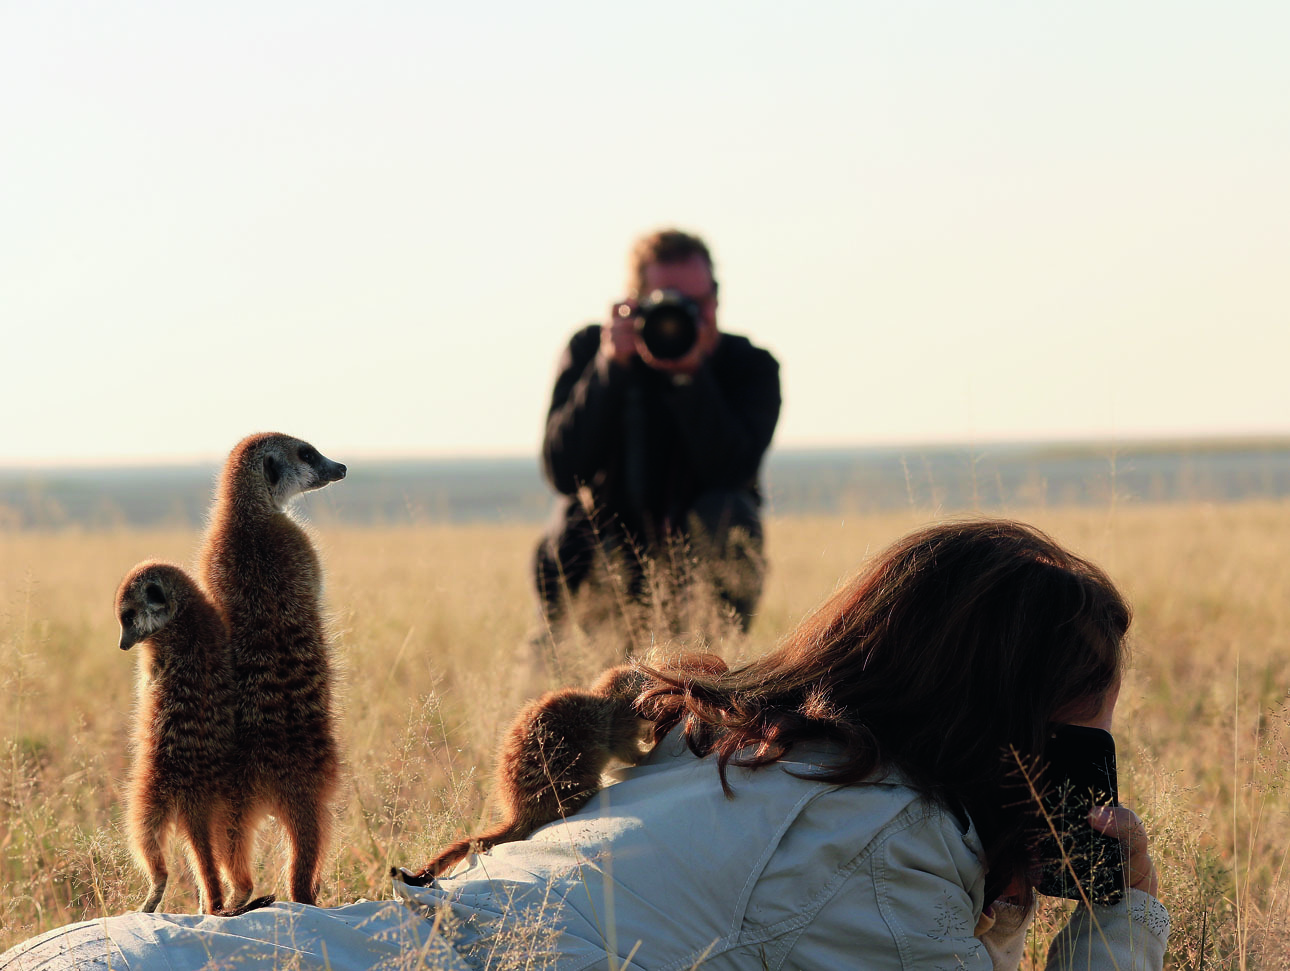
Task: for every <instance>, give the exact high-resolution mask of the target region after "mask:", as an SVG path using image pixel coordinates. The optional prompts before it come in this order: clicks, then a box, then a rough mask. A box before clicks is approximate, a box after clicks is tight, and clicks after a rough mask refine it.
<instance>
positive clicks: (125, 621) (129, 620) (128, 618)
mask: <svg viewBox="0 0 1290 971" xmlns="http://www.w3.org/2000/svg"><path fill="white" fill-rule="evenodd" d="M121 626H122V627H133V626H134V611H133V610H123V611H121Z"/></svg>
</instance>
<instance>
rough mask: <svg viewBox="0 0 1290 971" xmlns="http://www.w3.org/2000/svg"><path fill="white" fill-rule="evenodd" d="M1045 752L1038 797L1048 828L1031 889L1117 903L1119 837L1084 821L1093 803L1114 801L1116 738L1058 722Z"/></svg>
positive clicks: (1120, 877)
mask: <svg viewBox="0 0 1290 971" xmlns="http://www.w3.org/2000/svg"><path fill="white" fill-rule="evenodd" d="M1045 756H1046V759H1045V760H1046V762H1047V765H1046V766H1045V767H1044V771H1043V773H1042V775H1041V780H1042V796H1041V800H1040V802H1041V808H1042V811H1043V814H1044V817H1045V825H1044V829H1046V830H1048V832H1047V834H1046V835H1045V836H1044V838H1043V839H1042V840H1041V841H1040V844H1039V846H1038V847H1037V849H1038V855H1039V859H1040V862H1041V872H1040V879H1039V881H1038V883H1036V885H1035V889H1036V890H1038V891H1039V892H1040V893H1042V894H1047V895H1048V896H1051V897H1066V898H1069V899H1072V900H1080V899H1081V898H1082V897H1083V896H1087V897H1088V899H1089V900H1090V901H1091V902H1093V903H1095V904H1107V903H1115V902H1116V901H1117V900H1119V899H1120V897H1121V896H1123V894H1124V854H1123V851H1122V849H1121V846H1120V841H1119V840H1118V839H1115V838H1114V837H1111V836H1107V835H1106V834H1105V833H1099V832H1098V831H1097V830H1095V829H1093V827H1092V826H1090V825H1089V821H1088V813H1089V810H1090V809H1092V808H1093V807H1094V806H1115V805H1118V799H1119V794H1118V792H1117V785H1116V782H1117V780H1116V771H1115V739H1114V738H1113V737H1112V736H1111V733H1110V732H1106V731H1103V730H1102V729H1100V728H1086V727H1083V726H1079V725H1056V726H1054V727H1053V730H1052V732H1051V734H1050V735H1049V738H1048V744H1047V746H1046V751H1045ZM1050 825H1051V829H1049V826H1050ZM1081 891H1082V892H1081Z"/></svg>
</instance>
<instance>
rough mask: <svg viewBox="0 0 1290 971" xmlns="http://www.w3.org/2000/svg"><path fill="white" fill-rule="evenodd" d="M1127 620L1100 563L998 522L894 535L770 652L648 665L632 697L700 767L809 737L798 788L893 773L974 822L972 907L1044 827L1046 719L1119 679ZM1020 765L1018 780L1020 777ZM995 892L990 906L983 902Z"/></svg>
mask: <svg viewBox="0 0 1290 971" xmlns="http://www.w3.org/2000/svg"><path fill="white" fill-rule="evenodd" d="M1129 620H1130V610H1129V606H1128V604H1127V603H1126V602H1125V600H1124V598H1123V597H1122V596H1121V595H1120V593H1119V591H1117V590H1116V588H1115V586H1114V584H1113V583H1112V582H1111V580H1110V579H1109V578H1108V577H1107V575H1106V574H1105V573H1103V572H1102V571H1101V570H1100V569H1099V568H1098V567H1096V566H1094V565H1093V564H1092V563H1090V562H1088V561H1087V560H1084V559H1081V558H1080V557H1078V556H1076V555H1074V554H1073V553H1070V552H1067V551H1066V550H1064V549H1062V548H1061V547H1060V546H1058V545H1057V544H1056V543H1055V542H1053V541H1052V540H1051V539H1049V538H1048V537H1047V536H1045V535H1044V534H1043V533H1041V532H1039V531H1038V530H1035V529H1033V528H1031V527H1028V526H1024V525H1021V524H1019V523H1013V522H1008V521H1004V520H970V521H960V522H948V523H941V524H937V525H934V526H931V527H928V528H925V529H922V530H919V531H918V532H915V533H913V534H911V535H909V536H907V537H905V538H904V539H902V540H899V541H898V542H896V543H895V544H893V545H892V546H890V547H889V548H888V549H887V550H886V551H884V552H883V553H881V554H880V555H879V556H878V557H876V558H875V559H874V560H873V561H871V562H870V564H869V565H868V566H867V567H866V568H865V569H864V570H863V571H862V572H861V573H859V574H858V575H857V576H856V577H855V578H854V579H852V580H851V581H850V582H849V583H848V584H847V585H845V586H844V587H842V588H840V589H839V590H838V592H837V593H835V594H834V595H833V596H832V597H831V598H830V599H828V600H827V601H825V603H824V604H823V605H822V606H820V607H819V608H818V609H817V610H816V611H815V613H814V614H812V615H811V616H810V617H808V618H807V619H806V620H805V621H804V622H802V623H801V624H800V625H799V626H798V627H797V629H796V630H794V631H793V632H792V633H790V634H789V635H788V636H787V637H786V638H785V639H784V640H783V641H782V642H781V643H780V645H779V647H778V648H776V649H775V650H774V651H772V652H770V653H769V654H767V655H765V656H764V657H761V658H759V659H757V660H754V661H752V662H750V663H748V664H746V665H744V666H742V667H739V668H736V669H734V670H732V671H730V672H729V673H727V674H719V673H718V674H714V673H712V672H711V671H707V670H702V669H695V670H687V669H686V665H685V664H684V662H683V661H681V662H678V663H675V664H670V665H662V666H660V669H659V670H653V669H650V670H649V674H650V675H651V680H652V683H653V685H654V687H653V688H652V690H649V691H647V692H646V693H645V694H644V695H643V696H642V697H641V699H639V704H640V705H641V706H642V707H641V710H642V711H646V712H648V714H649V716H650V717H651V718H654V719H655V720H656V722H657V723H658V733H659V736H660V737H661V734H662V733H663V732H665V731H667V730H669V729H671V728H673V727H675V726H678V725H679V726H680V728H681V730H682V732H683V734H684V737H685V739H686V741H687V743H688V744H689V746H690V748H691V749H692V750H693V751H694V752H695V753H696V754H697V755H700V756H705V755H709V754H712V753H716V755H717V765H718V768H719V771H720V773H721V781H722V785H723V786H727V792H729V791H730V790H729V787H728V785H727V783H726V771H725V770H726V766H727V765H736V766H747V767H751V768H760V767H762V766H765V765H770V764H772V763H774V762H775V761H777V760H778V759H780V758H781V757H783V756H784V755H785V754H786V753H788V751H789V750H790V749H791V748H792V747H793V746H794V745H796V744H798V743H801V742H807V741H811V740H822V741H832V742H835V743H837V746H838V748H837V757H836V758H835V759H831V760H829V762H828V764H827V765H826V766H824V767H823V768H822V769H821V770H820V771H818V772H816V773H814V774H812V775H811V776H810V777H811V778H819V779H821V780H823V781H826V782H831V783H835V784H841V785H848V784H852V785H853V784H858V783H862V782H865V781H866V780H872V779H873V778H874V776H875V773H880V772H882V771H885V770H888V769H896V770H899V771H900V772H901V773H903V775H904V777H905V778H906V779H907V780H908V782H909V783H910V784H911V785H913V786H915V787H916V788H918V789H919V790H920V791H921V792H923V793H925V794H926V795H928V796H930V797H932V798H934V799H937V800H938V801H940V802H941V803H942V804H944V805H946V806H947V807H949V808H950V809H951V810H952V811H955V812H963V811H965V812H966V813H967V815H968V816H969V817H970V818H971V819H972V821H973V822H974V824H975V825H976V827H977V831H978V833H979V834H980V836H981V841H982V844H983V846H984V849H985V856H986V863H987V869H988V872H987V876H986V900H987V901H989V900H992V899H995V898H996V897H997V896H999V895H1000V894H1001V893H1002V892H1003V890H1004V888H1005V887H1007V886H1008V885H1009V883H1010V882H1011V881H1012V880H1013V879H1014V877H1017V878H1020V880H1021V881H1022V885H1023V886H1024V888H1025V892H1024V893H1023V896H1029V893H1030V888H1031V887H1032V884H1031V882H1030V877H1029V863H1030V855H1031V847H1032V846H1033V845H1034V841H1035V839H1036V838H1037V836H1038V835H1039V833H1040V832H1042V831H1045V830H1043V829H1042V827H1043V822H1042V820H1041V819H1040V818H1039V817H1038V816H1037V814H1036V812H1035V808H1034V806H1035V804H1034V801H1033V799H1032V798H1031V795H1030V791H1029V789H1028V786H1027V782H1026V779H1025V777H1024V776H1025V774H1026V773H1029V774H1030V776H1031V779H1032V780H1033V778H1034V770H1035V768H1036V765H1037V764H1042V762H1043V759H1044V756H1045V748H1046V745H1047V738H1048V729H1049V726H1050V724H1051V723H1053V722H1054V721H1055V720H1056V719H1057V718H1058V717H1061V718H1066V719H1073V718H1077V717H1084V716H1086V715H1092V714H1094V713H1095V712H1096V709H1097V708H1098V705H1099V702H1100V700H1101V699H1102V698H1104V697H1105V696H1106V694H1107V692H1108V691H1109V690H1110V689H1111V688H1112V687H1113V686H1115V685H1117V684H1118V683H1119V678H1120V671H1121V665H1122V663H1123V652H1124V636H1125V632H1126V631H1127V630H1128V626H1129ZM1023 769H1024V772H1023ZM991 894H993V896H991Z"/></svg>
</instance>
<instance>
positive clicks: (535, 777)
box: [390, 664, 654, 887]
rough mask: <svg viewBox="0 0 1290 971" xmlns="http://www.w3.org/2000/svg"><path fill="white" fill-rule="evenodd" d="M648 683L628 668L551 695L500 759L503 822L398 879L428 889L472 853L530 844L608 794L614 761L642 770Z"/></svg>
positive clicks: (526, 716) (518, 725) (648, 734)
mask: <svg viewBox="0 0 1290 971" xmlns="http://www.w3.org/2000/svg"><path fill="white" fill-rule="evenodd" d="M644 683H645V679H644V676H643V675H642V674H641V673H640V672H639V671H636V670H635V669H634V668H632V667H631V666H630V665H625V664H624V665H620V666H618V667H615V668H610V669H609V670H608V671H606V672H605V673H604V674H603V675H601V677H600V678H599V680H597V681H596V683H595V684H594V685H592V686H591V688H590V689H589V690H586V691H583V690H579V689H577V688H564V689H562V690H560V691H549V692H547V693H546V694H544V695H542V696H541V697H540V698H537V699H536V700H534V701H531V702H529V703H528V704H527V705H525V706H524V708H522V709H521V710H520V713H519V715H517V716H516V718H515V721H514V722H513V723H512V724H511V727H510V729H509V730H508V731H507V733H506V735H505V737H504V738H503V740H502V744H501V748H500V750H499V752H498V756H497V770H496V776H495V781H494V793H495V794H496V796H497V798H498V800H499V801H500V802H501V804H502V815H503V819H502V821H501V822H500V823H499V824H498V825H497V826H495V827H493V828H492V829H490V830H487V831H485V832H483V833H479V834H477V835H475V836H468V837H466V838H465V839H460V840H457V841H456V842H455V843H452V844H451V845H449V846H448V847H447V848H446V849H445V850H444V851H443V852H442V853H440V854H439V855H438V856H436V857H435V858H434V859H433V860H431V861H430V862H429V863H427V864H426V865H425V866H423V867H422V868H421V869H419V870H417V871H415V872H412V871H409V870H406V869H403V868H402V867H394V868H392V869H391V870H390V874H391V876H394V877H397V878H399V879H400V880H402V881H403V882H404V883H407V884H410V885H412V886H416V887H424V886H426V885H427V884H428V883H430V881H431V880H433V879H434V878H435V877H436V876H439V875H440V874H442V873H446V872H447V871H448V870H450V869H452V867H453V866H455V865H456V864H457V862H458V861H460V860H461V859H463V858H464V857H465V856H466V855H467V854H469V853H483V852H485V851H487V850H489V849H491V848H492V847H493V846H496V845H497V844H498V843H510V842H513V841H514V840H522V839H525V838H527V837H528V836H529V835H530V834H531V833H532V832H533V831H534V830H536V829H538V828H540V827H542V826H545V825H546V824H547V823H552V822H555V821H556V820H557V819H563V818H564V817H565V816H568V815H570V814H571V813H574V812H577V811H578V810H579V809H581V808H582V807H583V806H584V805H586V803H587V801H588V800H590V799H591V797H592V796H594V795H595V794H596V793H597V792H599V791H600V788H601V785H600V776H601V774H602V773H603V772H604V771H605V769H606V768H608V766H609V765H610V763H611V762H614V761H618V762H622V763H625V764H627V765H635V764H636V763H637V762H639V761H640V760H641V759H642V758H643V757H644V756H645V755H646V754H647V753H648V747H647V746H648V744H649V742H650V741H651V740H652V734H653V727H654V724H653V722H651V721H649V720H648V719H646V718H642V717H641V716H640V715H639V714H638V713H637V711H636V708H635V706H634V704H633V702H634V701H635V699H636V696H637V695H638V694H639V693H640V691H641V689H642V687H643V686H644Z"/></svg>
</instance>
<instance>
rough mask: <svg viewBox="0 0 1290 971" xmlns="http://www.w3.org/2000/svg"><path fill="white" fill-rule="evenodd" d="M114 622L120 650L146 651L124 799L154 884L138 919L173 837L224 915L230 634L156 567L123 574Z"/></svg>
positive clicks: (180, 578) (180, 582) (162, 883)
mask: <svg viewBox="0 0 1290 971" xmlns="http://www.w3.org/2000/svg"><path fill="white" fill-rule="evenodd" d="M116 615H117V618H118V619H119V620H120V622H121V644H120V646H121V650H123V651H128V650H129V649H130V648H131V647H134V646H135V645H136V644H138V645H139V646H140V650H141V651H142V652H143V657H142V661H141V663H140V665H139V686H138V707H137V711H136V717H135V726H134V766H133V772H132V775H131V780H130V791H129V800H128V804H129V810H128V822H129V830H130V840H131V844H132V847H133V850H134V855H135V858H136V860H137V861H138V863H139V866H140V867H141V869H143V870H144V871H145V872H146V873H147V874H148V877H149V880H150V881H151V885H150V887H149V890H148V897H147V899H146V900H145V901H144V903H143V907H142V910H144V911H145V912H149V913H151V912H152V911H154V910H156V909H157V905H158V904H159V903H160V902H161V897H162V894H163V893H164V892H165V889H166V881H167V876H168V874H167V870H166V857H165V848H166V842H167V839H168V837H169V835H170V832H171V831H172V830H175V829H177V830H178V831H179V833H180V834H181V836H182V837H183V838H184V839H185V840H186V841H187V843H188V849H189V855H190V857H191V859H192V864H193V870H194V872H195V874H196V877H197V882H198V886H199V888H200V892H201V900H202V904H203V907H204V909H205V911H206V912H207V913H212V914H213V913H218V912H222V910H223V906H224V892H223V888H222V887H221V885H220V876H219V860H220V858H221V856H223V844H224V841H225V837H224V830H225V828H226V826H227V822H228V811H229V804H228V799H227V795H228V789H227V787H228V771H229V767H230V761H229V760H230V758H231V757H232V754H233V744H234V739H233V709H232V700H233V679H232V678H233V676H232V666H231V656H230V653H229V640H228V629H227V627H226V626H225V625H224V621H223V619H222V618H221V617H220V615H219V613H218V612H217V611H216V609H215V607H214V605H213V604H212V603H211V602H210V600H208V599H207V597H206V595H205V594H204V593H203V592H202V591H201V590H200V589H199V588H198V586H197V584H196V583H195V582H194V581H193V579H192V578H191V577H190V576H189V575H188V574H187V573H185V572H184V571H183V570H182V569H180V568H179V567H177V566H174V565H173V564H170V563H162V562H157V561H148V562H145V563H140V564H139V565H138V566H136V567H134V568H133V569H132V570H131V571H130V572H129V573H128V574H126V576H125V579H124V580H122V581H121V586H120V587H119V589H118V590H117V595H116Z"/></svg>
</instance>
